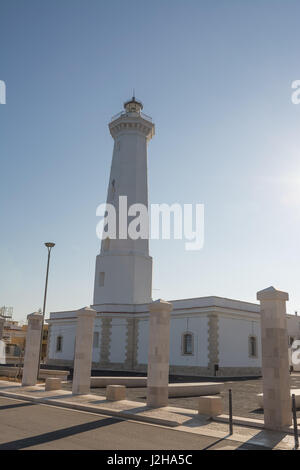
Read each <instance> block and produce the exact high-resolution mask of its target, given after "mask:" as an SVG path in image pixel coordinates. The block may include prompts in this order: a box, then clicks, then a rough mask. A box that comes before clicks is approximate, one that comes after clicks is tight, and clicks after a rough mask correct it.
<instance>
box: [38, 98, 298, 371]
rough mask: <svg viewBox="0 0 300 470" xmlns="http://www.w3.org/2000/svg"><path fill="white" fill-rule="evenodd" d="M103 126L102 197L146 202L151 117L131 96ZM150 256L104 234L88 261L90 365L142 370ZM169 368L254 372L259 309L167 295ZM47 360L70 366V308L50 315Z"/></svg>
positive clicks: (292, 330)
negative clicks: (109, 152) (106, 155)
mask: <svg viewBox="0 0 300 470" xmlns="http://www.w3.org/2000/svg"><path fill="white" fill-rule="evenodd" d="M124 108H125V110H124V111H123V112H122V113H120V114H118V115H117V116H115V117H114V118H113V119H112V121H111V122H110V124H109V129H110V133H111V135H112V137H113V139H114V150H113V159H112V165H111V173H110V180H109V186H108V193H107V202H108V203H110V204H112V205H113V206H114V207H115V209H116V212H117V214H119V209H120V208H119V203H118V201H119V196H123V195H126V196H127V197H128V207H129V206H130V205H132V204H134V203H142V204H144V205H145V206H148V187H147V144H148V142H149V141H150V139H151V138H152V137H153V135H154V130H155V128H154V124H153V123H152V120H151V118H149V116H146V115H144V114H143V113H142V104H141V103H140V102H138V101H137V100H135V98H132V100H130V101H128V102H127V103H125V105H124ZM151 285H152V258H151V257H150V256H149V242H148V240H147V239H137V240H132V239H120V238H117V239H106V240H103V241H102V244H101V251H100V254H99V255H98V256H97V259H96V270H95V284H94V303H93V305H92V307H93V308H94V309H95V310H96V311H97V316H96V319H95V327H94V344H93V368H94V369H107V370H124V371H125V370H126V371H142V372H146V370H147V356H148V315H149V314H148V304H149V302H151V290H152V287H151ZM170 302H172V304H173V311H172V312H171V334H170V373H174V374H186V375H202V376H211V375H215V373H216V371H217V375H220V376H241V375H244V376H248V375H259V374H260V368H261V339H260V313H259V305H258V304H256V303H249V302H242V301H238V300H232V299H226V298H221V297H215V296H213V297H201V298H194V299H182V300H171V301H170ZM288 318H289V320H288V325H289V326H288V328H289V335H290V336H291V337H293V338H294V339H297V338H299V337H300V318H299V319H298V317H296V316H295V317H293V316H288ZM48 323H49V337H48V354H47V363H48V364H52V365H63V366H72V365H73V359H74V346H75V331H76V312H75V311H66V312H55V313H51V314H50V319H49V320H48Z"/></svg>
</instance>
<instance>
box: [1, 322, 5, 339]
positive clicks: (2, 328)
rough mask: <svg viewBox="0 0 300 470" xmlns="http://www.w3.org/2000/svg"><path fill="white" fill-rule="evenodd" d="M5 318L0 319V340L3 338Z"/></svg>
mask: <svg viewBox="0 0 300 470" xmlns="http://www.w3.org/2000/svg"><path fill="white" fill-rule="evenodd" d="M4 323H5V318H2V317H0V340H1V339H2V338H3V330H4Z"/></svg>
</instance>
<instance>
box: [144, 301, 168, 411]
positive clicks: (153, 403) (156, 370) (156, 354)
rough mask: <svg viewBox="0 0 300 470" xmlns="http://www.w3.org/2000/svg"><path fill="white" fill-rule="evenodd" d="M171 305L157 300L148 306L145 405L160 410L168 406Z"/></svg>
mask: <svg viewBox="0 0 300 470" xmlns="http://www.w3.org/2000/svg"><path fill="white" fill-rule="evenodd" d="M172 308H173V305H172V304H171V303H169V302H166V301H165V300H162V299H159V300H156V301H155V302H152V304H150V305H149V311H150V321H149V352H148V378H147V405H148V406H150V407H152V408H160V407H162V406H167V405H168V383H169V354H170V312H171V310H172Z"/></svg>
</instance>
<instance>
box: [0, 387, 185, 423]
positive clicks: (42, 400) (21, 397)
mask: <svg viewBox="0 0 300 470" xmlns="http://www.w3.org/2000/svg"><path fill="white" fill-rule="evenodd" d="M0 396H3V397H6V398H14V399H16V400H24V401H30V402H33V403H40V404H43V405H53V406H59V407H61V408H67V409H73V410H79V411H87V412H90V413H97V414H102V415H105V416H113V417H119V418H122V419H130V420H132V421H138V422H142V423H151V424H158V425H162V426H169V427H173V428H174V427H177V426H181V423H178V422H177V421H175V420H171V419H170V420H168V419H163V418H156V417H151V416H140V415H137V414H134V413H130V412H127V411H113V410H108V409H99V408H95V407H94V406H93V405H88V404H82V403H81V404H80V403H70V402H68V401H63V400H56V399H51V398H41V397H31V396H28V395H23V394H19V393H13V392H3V391H0Z"/></svg>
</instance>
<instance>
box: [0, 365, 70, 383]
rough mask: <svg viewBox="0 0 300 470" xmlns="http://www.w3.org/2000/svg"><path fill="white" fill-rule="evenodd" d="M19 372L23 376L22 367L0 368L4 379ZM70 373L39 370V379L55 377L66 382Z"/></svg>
mask: <svg viewBox="0 0 300 470" xmlns="http://www.w3.org/2000/svg"><path fill="white" fill-rule="evenodd" d="M19 372H21V375H22V374H23V367H22V368H21V371H20V368H19V367H5V366H0V375H1V376H6V377H15V376H16V375H17V374H18V373H19ZM69 375H70V372H69V371H68V370H55V369H40V373H39V379H46V378H47V377H57V378H60V379H61V380H67V379H68V376H69Z"/></svg>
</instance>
